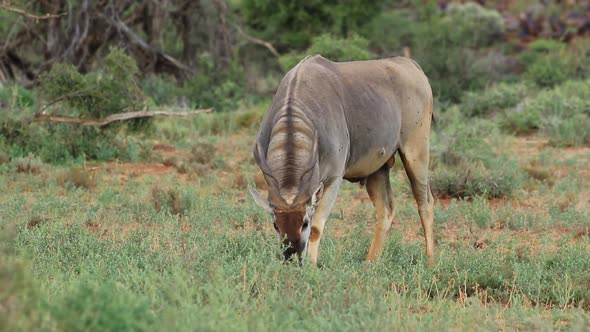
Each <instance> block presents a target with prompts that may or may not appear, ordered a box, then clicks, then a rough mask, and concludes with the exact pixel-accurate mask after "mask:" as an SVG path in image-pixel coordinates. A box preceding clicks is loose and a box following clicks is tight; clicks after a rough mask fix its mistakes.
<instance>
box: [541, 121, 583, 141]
mask: <svg viewBox="0 0 590 332" xmlns="http://www.w3.org/2000/svg"><path fill="white" fill-rule="evenodd" d="M543 133H544V134H546V135H547V136H548V137H549V143H551V144H552V145H554V146H559V147H568V146H581V145H585V144H588V145H590V116H588V115H586V114H575V115H573V116H572V117H567V118H554V119H552V120H551V121H546V122H545V123H544V124H543Z"/></svg>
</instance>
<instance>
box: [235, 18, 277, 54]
mask: <svg viewBox="0 0 590 332" xmlns="http://www.w3.org/2000/svg"><path fill="white" fill-rule="evenodd" d="M234 27H235V28H236V30H238V33H239V34H240V35H242V36H243V37H244V38H246V39H247V40H249V41H250V42H252V43H254V44H257V45H261V46H264V47H266V48H267V49H268V50H269V51H270V53H272V54H273V55H274V56H276V57H277V58H278V57H280V56H281V55H280V54H279V52H277V49H276V48H275V47H274V46H272V44H271V43H269V42H267V41H265V40H262V39H258V38H256V37H253V36H250V35H249V34H247V33H245V32H244V30H242V28H240V26H239V25H235V24H234Z"/></svg>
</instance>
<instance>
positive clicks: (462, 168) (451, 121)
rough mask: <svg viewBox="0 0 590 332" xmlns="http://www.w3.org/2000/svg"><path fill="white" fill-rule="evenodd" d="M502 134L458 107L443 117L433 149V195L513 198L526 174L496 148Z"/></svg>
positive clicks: (442, 115)
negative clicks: (467, 114) (468, 116)
mask: <svg viewBox="0 0 590 332" xmlns="http://www.w3.org/2000/svg"><path fill="white" fill-rule="evenodd" d="M482 133H485V136H483V135H482ZM499 133H500V132H499V129H498V128H497V127H496V125H495V123H494V122H492V121H489V120H485V119H478V118H467V117H465V115H463V114H462V113H461V111H460V110H459V108H458V107H453V108H451V109H449V110H447V111H446V112H444V113H442V114H440V116H439V118H438V126H437V130H436V131H435V132H434V135H433V140H432V149H431V151H432V152H431V168H432V169H433V173H432V174H433V175H432V179H431V186H432V191H433V194H434V195H436V196H438V197H444V198H467V197H475V196H482V197H486V198H499V197H509V196H511V195H512V194H513V193H514V192H515V191H516V189H518V188H519V186H520V185H521V184H522V182H523V181H524V180H525V178H526V174H525V173H524V172H523V171H522V170H521V169H520V168H519V167H518V165H517V163H516V162H515V161H514V160H512V159H510V158H508V157H506V156H504V155H500V154H498V153H497V152H496V150H495V149H493V148H492V147H493V146H494V145H497V144H501V142H500V141H499V138H498V137H499Z"/></svg>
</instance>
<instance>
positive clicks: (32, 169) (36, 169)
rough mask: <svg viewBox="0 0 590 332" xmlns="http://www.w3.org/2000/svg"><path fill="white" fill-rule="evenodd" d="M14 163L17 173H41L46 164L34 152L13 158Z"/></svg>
mask: <svg viewBox="0 0 590 332" xmlns="http://www.w3.org/2000/svg"><path fill="white" fill-rule="evenodd" d="M12 165H13V166H14V167H15V168H16V172H17V173H29V174H40V173H41V172H42V171H43V169H44V166H45V164H44V163H43V162H42V161H41V159H39V157H36V156H34V155H32V154H29V155H28V156H26V157H19V158H14V159H12Z"/></svg>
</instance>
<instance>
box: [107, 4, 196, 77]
mask: <svg viewBox="0 0 590 332" xmlns="http://www.w3.org/2000/svg"><path fill="white" fill-rule="evenodd" d="M99 16H101V17H102V18H104V19H105V20H106V21H107V22H108V23H109V24H111V25H113V26H114V27H115V28H116V29H117V30H118V31H120V32H121V33H122V34H123V35H124V36H125V37H126V38H127V39H128V40H129V41H130V42H131V43H133V44H135V45H136V46H137V47H139V48H140V49H141V50H142V51H144V52H146V53H147V54H155V55H156V57H157V58H158V59H159V60H162V61H163V62H164V63H166V64H167V65H169V66H172V67H174V68H176V69H179V70H180V71H182V72H185V73H188V74H190V75H192V74H194V71H193V69H192V68H190V67H188V66H186V65H185V64H183V63H182V62H180V61H179V60H177V59H175V58H174V57H172V56H170V55H168V54H166V53H164V52H162V51H161V50H159V49H156V48H153V47H152V46H150V45H149V44H148V43H146V42H145V41H144V40H143V39H142V38H141V37H140V36H139V35H138V34H136V33H135V32H134V31H133V30H132V29H131V28H130V27H129V26H128V25H127V24H125V22H123V21H121V20H119V19H113V18H112V17H109V16H106V15H104V14H102V13H99Z"/></svg>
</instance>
